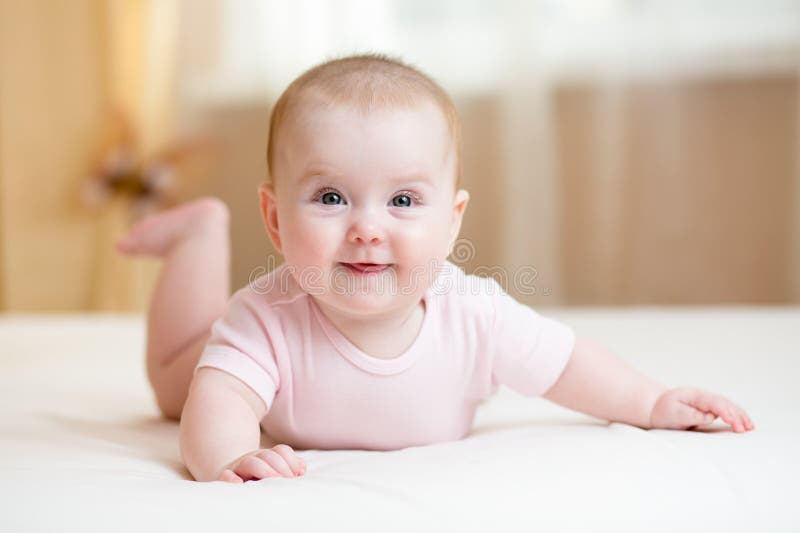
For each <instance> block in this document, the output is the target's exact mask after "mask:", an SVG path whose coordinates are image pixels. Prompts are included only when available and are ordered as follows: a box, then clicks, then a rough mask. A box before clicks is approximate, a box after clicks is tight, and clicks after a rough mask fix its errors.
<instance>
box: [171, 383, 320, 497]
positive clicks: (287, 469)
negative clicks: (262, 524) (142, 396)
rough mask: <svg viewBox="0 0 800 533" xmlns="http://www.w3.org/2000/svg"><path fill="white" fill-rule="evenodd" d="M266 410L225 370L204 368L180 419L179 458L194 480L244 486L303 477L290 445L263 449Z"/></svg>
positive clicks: (301, 467) (302, 466)
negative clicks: (262, 424)
mask: <svg viewBox="0 0 800 533" xmlns="http://www.w3.org/2000/svg"><path fill="white" fill-rule="evenodd" d="M266 412H267V408H266V405H264V402H263V400H261V398H259V397H258V395H257V394H256V393H255V392H253V391H252V390H251V389H250V388H249V387H247V386H246V385H245V384H244V383H242V382H241V381H239V380H238V379H236V378H235V377H233V376H231V375H229V374H227V373H225V372H222V371H221V370H217V369H215V368H211V367H203V368H200V369H199V370H198V371H197V375H196V376H195V378H194V380H193V381H192V385H191V388H190V389H189V396H188V398H187V399H186V405H185V406H184V408H183V413H182V415H181V430H180V447H181V456H182V458H183V462H184V463H185V464H186V467H187V468H188V469H189V472H191V474H192V476H194V478H195V479H196V480H197V481H215V480H222V481H230V482H242V481H247V480H248V479H261V478H263V477H275V476H284V477H294V476H295V475H297V474H301V473H302V472H303V471H304V470H305V466H304V465H303V462H302V460H301V459H300V458H299V457H298V456H296V455H295V454H294V451H293V450H292V449H291V448H290V447H288V446H285V445H278V446H275V447H274V448H273V449H269V450H259V445H260V443H261V430H260V427H259V422H260V420H261V419H262V418H263V417H264V415H265V414H266Z"/></svg>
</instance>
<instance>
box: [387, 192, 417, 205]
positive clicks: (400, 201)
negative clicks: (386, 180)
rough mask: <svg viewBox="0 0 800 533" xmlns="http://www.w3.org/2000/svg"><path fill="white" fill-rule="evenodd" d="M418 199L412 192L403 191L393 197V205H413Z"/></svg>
mask: <svg viewBox="0 0 800 533" xmlns="http://www.w3.org/2000/svg"><path fill="white" fill-rule="evenodd" d="M416 201H417V200H416V199H415V198H413V197H412V196H411V195H410V194H407V193H401V194H398V195H396V196H395V197H394V198H392V206H394V207H411V206H412V205H414V203H415V202H416Z"/></svg>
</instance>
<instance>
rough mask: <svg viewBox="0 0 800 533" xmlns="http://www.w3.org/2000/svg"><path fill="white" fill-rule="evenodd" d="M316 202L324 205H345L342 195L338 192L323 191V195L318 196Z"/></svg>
mask: <svg viewBox="0 0 800 533" xmlns="http://www.w3.org/2000/svg"><path fill="white" fill-rule="evenodd" d="M316 201H317V202H320V203H322V204H324V205H342V204H344V203H345V202H344V198H342V195H341V194H339V193H338V192H336V191H323V192H322V194H319V195H317V198H316Z"/></svg>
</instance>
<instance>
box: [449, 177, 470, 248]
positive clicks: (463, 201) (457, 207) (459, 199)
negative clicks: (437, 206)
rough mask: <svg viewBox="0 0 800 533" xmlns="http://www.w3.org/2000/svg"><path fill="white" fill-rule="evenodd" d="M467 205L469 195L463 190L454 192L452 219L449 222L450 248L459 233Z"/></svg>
mask: <svg viewBox="0 0 800 533" xmlns="http://www.w3.org/2000/svg"><path fill="white" fill-rule="evenodd" d="M468 203H469V193H468V192H467V191H466V190H465V189H459V190H458V191H456V195H455V198H454V200H453V218H452V219H451V222H450V224H451V228H450V246H452V245H453V243H455V240H456V239H457V238H458V232H459V231H461V221H462V220H463V219H464V211H465V210H466V209H467V204H468Z"/></svg>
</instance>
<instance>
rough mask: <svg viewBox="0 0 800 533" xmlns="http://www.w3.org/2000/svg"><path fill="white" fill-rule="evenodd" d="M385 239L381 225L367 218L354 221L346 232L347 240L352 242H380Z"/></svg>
mask: <svg viewBox="0 0 800 533" xmlns="http://www.w3.org/2000/svg"><path fill="white" fill-rule="evenodd" d="M385 240H386V235H385V234H384V232H383V230H382V229H381V227H380V226H379V225H378V224H377V223H376V222H375V221H374V220H371V219H368V218H360V219H358V220H356V221H354V222H353V224H352V225H351V226H350V229H349V230H348V232H347V241H348V242H351V243H353V244H381V243H382V242H383V241H385Z"/></svg>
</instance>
